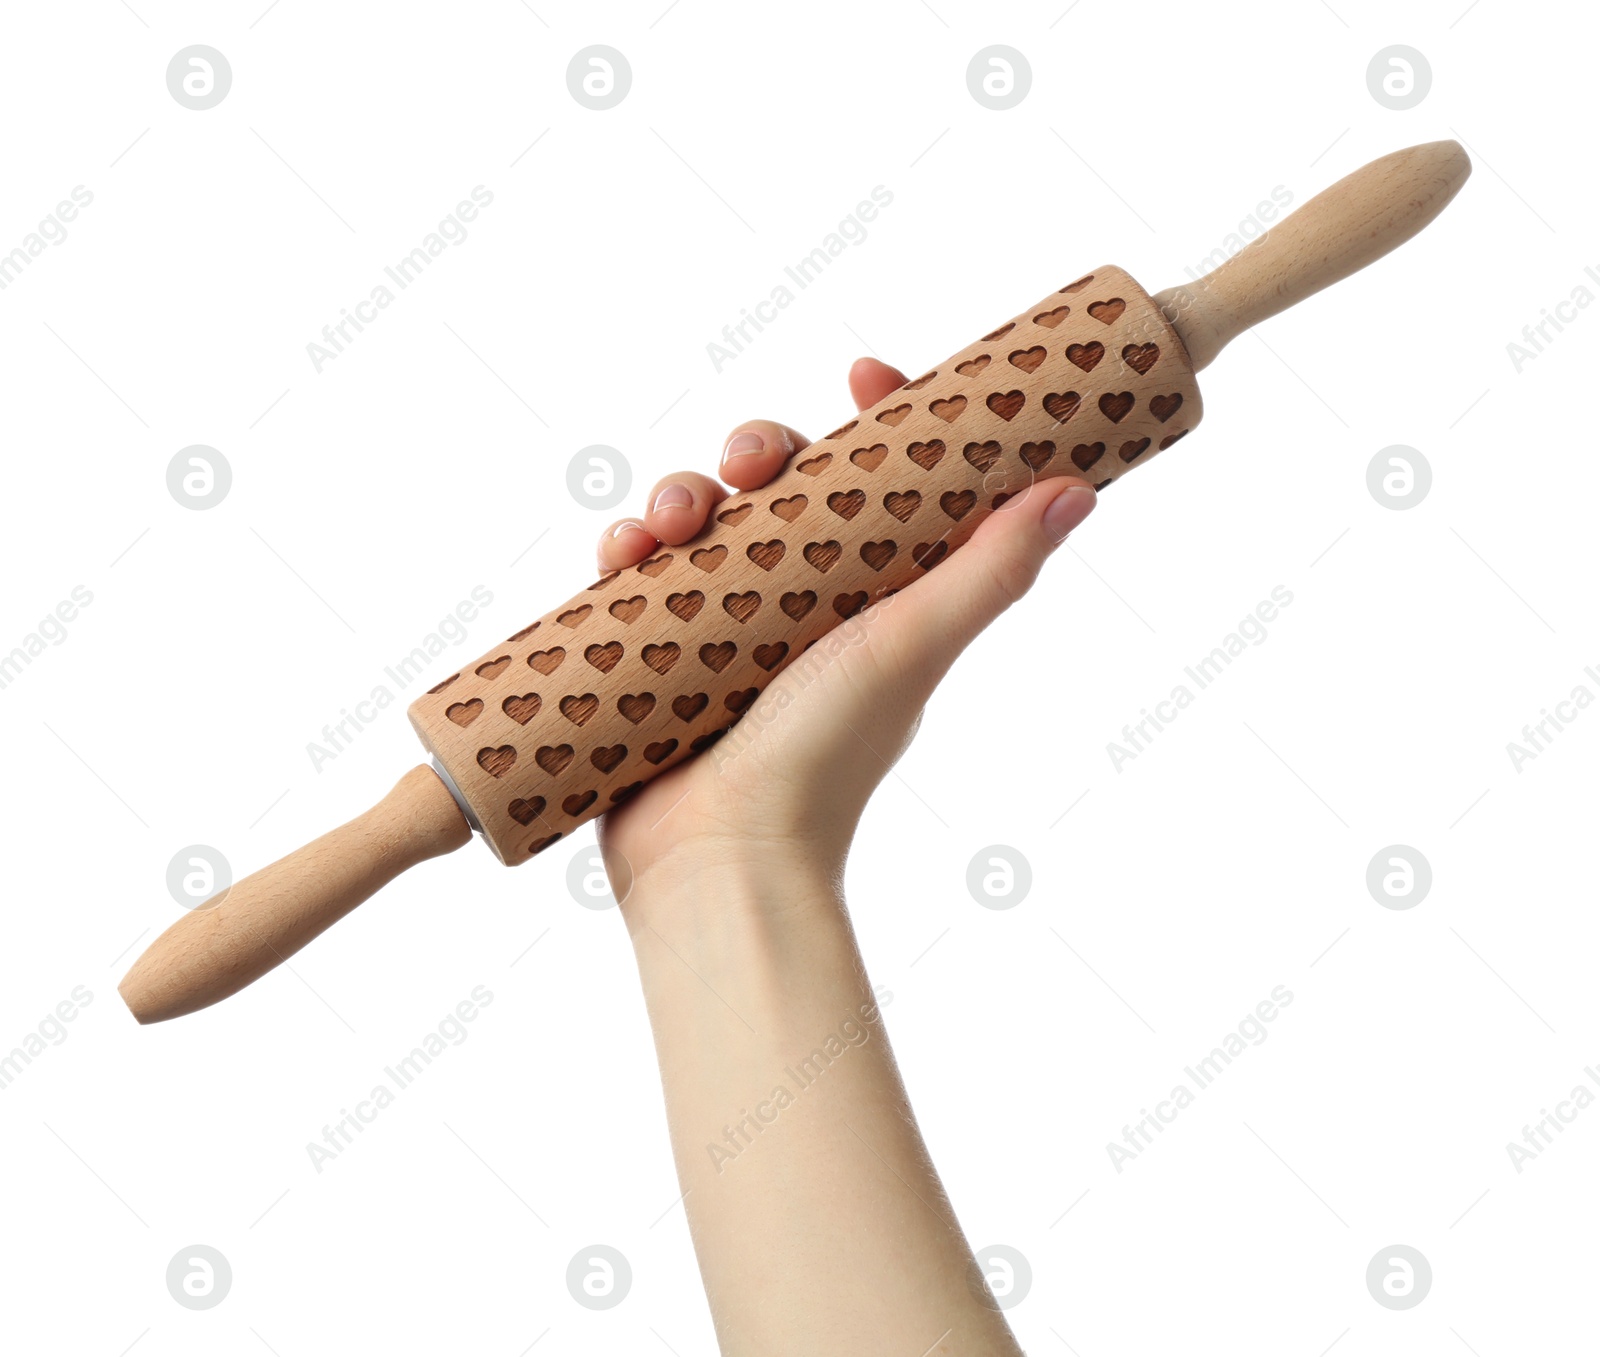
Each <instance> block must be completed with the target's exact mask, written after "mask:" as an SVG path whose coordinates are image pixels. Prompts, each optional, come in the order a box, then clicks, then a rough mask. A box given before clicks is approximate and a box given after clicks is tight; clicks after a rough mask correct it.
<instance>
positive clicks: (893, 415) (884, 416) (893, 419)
mask: <svg viewBox="0 0 1600 1357" xmlns="http://www.w3.org/2000/svg"><path fill="white" fill-rule="evenodd" d="M910 413H911V407H910V406H909V405H897V406H895V407H894V409H892V410H880V411H878V413H877V414H876V415H875V416H873V418H875V419H876V420H877V421H878V423H879V424H887V425H888V426H889V427H890V428H891V429H892V428H894V427H895V425H897V424H899V423H900V421H901V420H902V419H904V418H905V417H906V416H907V415H909V414H910Z"/></svg>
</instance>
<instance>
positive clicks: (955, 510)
mask: <svg viewBox="0 0 1600 1357" xmlns="http://www.w3.org/2000/svg"><path fill="white" fill-rule="evenodd" d="M977 502H978V496H977V495H976V494H975V493H974V492H973V491H971V490H961V491H955V490H946V491H945V492H944V494H942V495H940V496H939V507H940V508H941V509H943V510H944V511H945V513H947V514H949V515H950V517H951V518H953V519H955V520H956V521H957V522H958V523H959V522H960V521H961V520H962V519H963V518H965V517H966V516H967V515H968V514H970V513H971V512H972V509H973V506H974V505H975V504H977ZM939 578H940V579H943V578H944V576H942V575H941V576H940V577H939Z"/></svg>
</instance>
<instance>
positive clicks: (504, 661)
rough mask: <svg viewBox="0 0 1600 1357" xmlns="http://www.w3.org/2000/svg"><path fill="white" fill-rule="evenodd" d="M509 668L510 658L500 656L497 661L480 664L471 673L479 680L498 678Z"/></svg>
mask: <svg viewBox="0 0 1600 1357" xmlns="http://www.w3.org/2000/svg"><path fill="white" fill-rule="evenodd" d="M510 667H511V656H509V655H502V656H501V657H500V658H499V659H497V660H490V661H489V662H488V663H487V664H480V665H479V666H478V667H477V668H476V669H474V670H473V671H472V672H473V673H474V674H476V675H477V676H478V677H479V678H481V679H492V678H499V677H500V675H501V674H503V673H505V671H506V670H507V669H509V668H510Z"/></svg>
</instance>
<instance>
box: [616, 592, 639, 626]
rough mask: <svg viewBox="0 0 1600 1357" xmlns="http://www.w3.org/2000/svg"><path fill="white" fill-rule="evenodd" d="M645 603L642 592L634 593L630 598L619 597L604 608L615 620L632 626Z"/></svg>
mask: <svg viewBox="0 0 1600 1357" xmlns="http://www.w3.org/2000/svg"><path fill="white" fill-rule="evenodd" d="M645 607H646V604H645V599H644V595H643V594H635V595H634V596H633V597H632V598H619V599H618V600H617V601H616V602H615V603H613V604H612V605H611V606H610V607H609V608H607V609H606V611H607V612H609V613H610V614H611V615H612V616H613V617H614V618H616V619H617V621H619V622H622V623H625V624H626V625H628V626H632V625H633V624H634V623H635V622H636V621H638V620H639V617H640V616H641V614H643V612H644V610H645Z"/></svg>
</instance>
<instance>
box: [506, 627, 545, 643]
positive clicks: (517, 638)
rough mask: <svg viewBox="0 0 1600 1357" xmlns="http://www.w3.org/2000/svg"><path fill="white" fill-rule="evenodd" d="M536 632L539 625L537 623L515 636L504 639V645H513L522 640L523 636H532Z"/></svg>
mask: <svg viewBox="0 0 1600 1357" xmlns="http://www.w3.org/2000/svg"><path fill="white" fill-rule="evenodd" d="M538 630H539V624H538V623H537V622H535V623H534V624H533V625H532V626H531V627H524V628H523V629H522V630H521V631H519V632H518V633H517V634H516V635H515V636H508V637H506V644H507V645H514V644H515V643H516V642H518V641H520V640H522V639H523V638H524V637H525V636H532V635H533V633H534V632H536V631H538Z"/></svg>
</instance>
